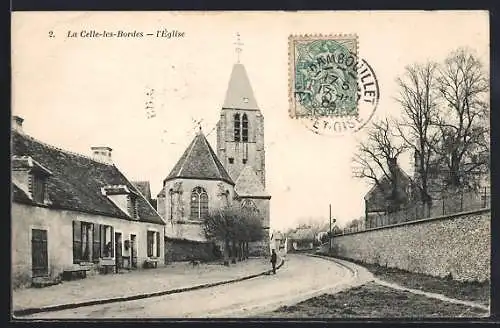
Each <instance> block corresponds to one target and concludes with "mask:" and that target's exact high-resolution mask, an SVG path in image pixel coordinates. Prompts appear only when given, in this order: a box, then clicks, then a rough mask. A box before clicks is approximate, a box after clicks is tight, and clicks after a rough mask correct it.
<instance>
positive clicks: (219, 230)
mask: <svg viewBox="0 0 500 328" xmlns="http://www.w3.org/2000/svg"><path fill="white" fill-rule="evenodd" d="M203 230H204V232H205V236H206V237H207V239H210V240H216V241H219V242H222V243H223V244H224V264H225V265H228V264H229V261H230V258H231V260H232V262H233V263H235V262H236V259H237V258H238V259H239V260H242V259H246V258H248V243H249V242H253V241H259V240H262V239H263V238H264V230H263V226H262V221H261V220H260V218H259V217H258V215H257V213H256V212H255V211H252V210H247V209H244V208H241V207H238V206H228V207H225V208H221V209H217V210H215V211H211V212H210V213H209V215H208V216H207V217H206V218H205V220H204V224H203Z"/></svg>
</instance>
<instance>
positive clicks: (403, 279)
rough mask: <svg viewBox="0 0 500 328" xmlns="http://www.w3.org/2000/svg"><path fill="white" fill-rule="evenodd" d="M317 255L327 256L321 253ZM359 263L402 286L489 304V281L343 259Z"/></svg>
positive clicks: (376, 274)
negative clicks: (445, 276)
mask: <svg viewBox="0 0 500 328" xmlns="http://www.w3.org/2000/svg"><path fill="white" fill-rule="evenodd" d="M318 255H324V256H328V255H327V254H324V253H321V254H318ZM345 260H346V261H350V262H353V263H356V264H359V265H361V266H363V267H365V268H366V269H368V271H370V272H371V273H372V274H373V275H374V276H375V277H377V278H379V279H381V280H385V281H387V282H392V283H395V284H398V285H400V286H403V287H407V288H412V289H419V290H422V291H425V292H430V293H437V294H443V295H445V296H447V297H450V298H456V299H459V300H463V301H471V302H476V303H479V304H482V305H486V306H489V304H490V282H489V281H486V282H477V281H472V282H461V281H457V280H452V279H447V278H440V277H433V276H429V275H425V274H421V273H414V272H409V271H405V270H401V269H397V268H387V267H383V266H380V265H377V264H368V263H363V262H360V261H353V260H351V259H345Z"/></svg>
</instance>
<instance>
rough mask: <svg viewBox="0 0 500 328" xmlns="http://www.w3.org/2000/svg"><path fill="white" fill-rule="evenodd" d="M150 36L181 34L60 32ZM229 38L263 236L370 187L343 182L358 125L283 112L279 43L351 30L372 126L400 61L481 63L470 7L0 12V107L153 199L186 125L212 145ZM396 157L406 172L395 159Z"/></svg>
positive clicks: (346, 203) (344, 206) (350, 211)
mask: <svg viewBox="0 0 500 328" xmlns="http://www.w3.org/2000/svg"><path fill="white" fill-rule="evenodd" d="M163 29H167V30H168V31H170V32H171V31H178V32H184V36H183V37H182V38H170V39H168V38H156V37H144V38H88V37H86V38H85V37H83V38H82V37H68V35H72V33H73V32H76V33H77V34H78V35H80V33H81V32H82V31H86V32H89V31H92V30H95V31H104V30H105V31H119V30H122V31H124V32H134V31H136V32H143V33H144V34H145V33H154V34H156V31H158V30H163ZM50 31H52V33H53V34H50ZM236 33H239V34H240V35H241V42H242V43H243V45H242V49H243V51H242V53H241V55H240V61H241V63H242V64H243V65H245V67H246V71H247V74H248V77H249V79H250V82H251V84H252V88H253V91H254V95H255V98H256V99H257V103H258V105H259V107H260V109H261V111H262V113H263V115H264V118H265V150H266V183H267V189H268V192H269V193H270V194H271V195H272V199H271V227H272V228H274V229H287V228H290V227H294V226H296V225H297V224H298V223H300V222H305V221H310V220H316V221H318V222H319V221H321V222H325V223H326V222H328V216H329V204H331V205H332V216H333V217H334V218H335V219H336V220H337V223H338V224H339V225H343V224H345V223H347V222H348V221H350V220H352V219H356V218H359V217H360V216H363V214H364V201H363V196H364V195H365V194H366V192H367V191H368V190H369V189H370V185H369V182H368V181H363V180H359V179H356V178H354V177H353V174H352V162H351V159H352V156H353V154H354V150H355V147H356V144H357V142H359V140H363V137H364V136H365V133H366V128H364V129H362V130H361V131H359V132H357V133H355V134H349V135H342V136H334V137H332V136H325V135H317V134H314V133H312V132H311V131H310V130H308V129H307V128H306V127H305V126H304V125H302V124H301V123H300V122H298V121H297V120H293V119H291V118H290V117H289V116H288V108H289V104H288V78H289V77H288V36H289V35H291V34H295V35H300V34H356V35H357V36H358V49H359V50H358V52H359V57H361V58H364V59H365V60H366V61H367V62H368V63H369V64H370V65H371V67H372V68H373V70H374V72H375V74H376V77H377V80H378V83H379V88H380V101H379V104H378V107H377V109H376V112H375V115H374V117H373V118H372V120H377V119H379V118H384V117H387V116H394V117H398V115H399V113H400V110H399V108H398V105H397V103H396V101H395V100H394V98H395V97H396V96H397V92H398V89H397V85H396V82H395V79H396V78H397V77H398V76H400V75H401V74H403V73H404V68H405V66H406V65H409V64H413V63H417V62H425V61H427V60H434V61H442V60H443V59H444V58H445V57H446V56H447V55H448V54H449V53H450V52H451V51H452V50H455V49H457V48H459V47H469V48H471V49H473V50H474V51H475V52H476V54H477V55H478V57H479V58H480V59H481V60H482V61H483V62H484V63H485V64H486V65H489V18H488V13H487V12H484V11H475V12H474V11H469V12H465V11H448V12H444V11H441V12H440V11H436V12H431V11H427V12H423V11H420V12H419V11H416V12H387V11H386V12H374V11H373V12H370V11H366V12H348V11H344V12H307V13H305V12H295V13H290V12H288V13H285V12H246V13H245V12H211V13H208V12H184V13H182V12H168V13H167V12H120V13H119V12H57V13H55V12H38V13H37V12H14V13H13V18H12V74H13V75H12V76H13V81H12V83H13V84H12V85H13V98H12V101H13V106H12V107H13V109H12V112H13V114H14V115H19V116H21V117H23V118H24V119H25V121H24V125H23V127H24V131H25V132H26V133H28V134H29V135H31V136H33V137H35V138H37V139H39V140H42V141H44V142H47V143H49V144H52V145H55V146H58V147H60V148H63V149H67V150H71V151H73V152H77V153H81V154H85V155H90V154H91V152H90V147H91V146H109V147H111V148H113V154H112V157H113V162H114V163H115V165H116V166H117V167H118V168H119V169H120V170H121V171H122V172H123V173H124V174H125V175H126V176H127V177H128V178H129V179H130V180H147V181H150V183H151V190H152V193H153V195H154V196H156V195H157V194H158V192H159V191H160V190H161V187H162V181H163V179H164V178H165V177H166V176H167V175H168V173H169V172H170V170H171V169H172V168H173V166H174V165H175V163H176V162H177V160H178V159H179V157H180V156H181V154H182V153H183V152H184V150H185V148H186V147H187V146H188V144H189V143H190V142H191V140H192V139H193V138H194V136H195V132H196V129H197V125H196V123H194V121H198V120H201V121H202V123H201V126H202V129H203V131H204V133H205V134H206V135H207V138H208V140H209V142H210V143H211V145H212V147H213V148H214V149H215V147H216V143H215V131H214V130H213V129H214V127H215V124H216V122H217V120H218V118H219V115H220V109H221V106H222V103H223V102H224V97H225V93H226V90H227V85H228V82H229V76H230V73H231V69H232V66H233V64H234V63H235V62H236V60H237V59H236V53H235V44H234V43H235V42H236ZM50 35H53V36H54V37H50ZM150 89H154V92H153V94H152V95H148V94H147V93H148V91H149V90H150ZM148 101H151V102H152V103H150V104H151V105H152V107H153V110H154V112H155V114H156V116H155V117H153V118H148V109H147V108H146V102H148ZM400 163H401V165H402V167H403V169H405V170H406V171H407V172H408V173H410V174H411V173H412V169H411V164H410V162H409V154H406V155H404V156H403V157H402V158H401V160H400Z"/></svg>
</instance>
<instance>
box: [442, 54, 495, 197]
mask: <svg viewBox="0 0 500 328" xmlns="http://www.w3.org/2000/svg"><path fill="white" fill-rule="evenodd" d="M437 86H438V91H439V94H440V96H441V97H442V99H443V102H444V103H445V105H446V107H445V108H443V111H442V113H441V115H440V117H439V118H438V120H437V121H436V123H435V124H436V126H437V127H438V128H439V130H440V132H441V141H440V144H439V146H438V147H435V151H436V152H437V153H438V154H439V155H440V157H441V158H442V162H443V165H445V166H446V167H447V170H448V175H447V177H446V179H445V183H446V185H447V186H448V187H451V189H458V188H463V187H470V186H471V185H472V184H473V182H474V175H475V174H474V172H477V171H478V170H484V169H487V165H488V160H489V156H481V155H484V154H486V153H487V152H488V149H489V122H488V114H489V104H488V102H487V98H488V93H489V78H488V76H487V73H486V72H485V71H484V67H483V64H482V63H481V62H480V61H479V60H478V59H477V58H476V57H475V56H474V54H473V53H472V52H471V51H470V50H467V49H459V50H457V51H454V52H452V53H451V54H450V56H449V57H448V58H447V59H446V60H445V62H444V64H443V65H442V66H441V67H440V69H439V74H438V78H437ZM478 155H479V156H478Z"/></svg>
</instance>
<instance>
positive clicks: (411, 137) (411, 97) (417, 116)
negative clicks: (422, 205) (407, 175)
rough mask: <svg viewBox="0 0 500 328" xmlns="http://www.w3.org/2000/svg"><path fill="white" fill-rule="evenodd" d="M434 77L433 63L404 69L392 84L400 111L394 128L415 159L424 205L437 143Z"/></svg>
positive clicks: (434, 64) (435, 71) (435, 69)
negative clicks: (395, 90)
mask: <svg viewBox="0 0 500 328" xmlns="http://www.w3.org/2000/svg"><path fill="white" fill-rule="evenodd" d="M436 73H437V64H436V63H432V62H428V63H425V64H423V65H421V64H415V65H411V66H407V67H406V69H405V74H404V75H403V76H402V77H400V78H398V79H397V80H396V81H397V83H398V86H399V94H398V96H397V98H396V100H397V101H398V102H399V104H400V105H401V108H402V117H401V119H400V121H399V122H398V124H397V128H398V131H399V135H400V137H401V138H402V139H403V141H404V142H405V144H406V145H407V147H408V148H409V149H412V150H413V153H414V155H415V156H414V160H415V169H416V172H415V173H416V178H417V179H416V182H417V183H418V184H419V187H420V193H421V194H420V197H421V198H420V199H421V200H422V201H424V202H425V201H427V200H428V194H429V192H428V191H429V186H428V183H429V169H430V167H431V161H432V160H433V156H432V155H433V153H434V152H433V148H434V147H435V146H436V145H437V143H438V141H439V130H438V129H436V127H435V126H434V125H433V123H434V122H435V120H436V117H437V114H438V113H437V105H438V101H437V97H438V95H437V92H436V83H437V79H436Z"/></svg>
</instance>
